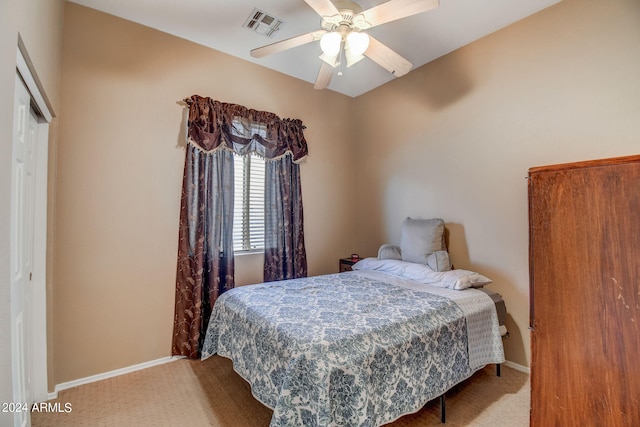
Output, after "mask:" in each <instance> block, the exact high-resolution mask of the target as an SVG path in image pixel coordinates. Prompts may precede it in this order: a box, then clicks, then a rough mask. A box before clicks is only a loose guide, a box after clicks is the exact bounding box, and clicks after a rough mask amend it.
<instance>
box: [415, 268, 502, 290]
mask: <svg viewBox="0 0 640 427" xmlns="http://www.w3.org/2000/svg"><path fill="white" fill-rule="evenodd" d="M418 281H419V282H421V283H426V284H428V285H432V286H440V287H441V288H449V289H455V290H463V289H467V288H481V287H483V286H484V285H488V284H489V283H491V282H492V280H491V279H489V278H488V277H485V276H483V275H482V274H479V273H476V272H475V271H469V270H449V271H434V272H433V273H431V274H426V275H424V276H423V277H422V280H418Z"/></svg>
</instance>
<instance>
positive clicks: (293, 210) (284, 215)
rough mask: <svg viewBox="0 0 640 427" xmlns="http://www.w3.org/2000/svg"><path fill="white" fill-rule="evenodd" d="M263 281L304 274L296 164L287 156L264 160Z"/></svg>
mask: <svg viewBox="0 0 640 427" xmlns="http://www.w3.org/2000/svg"><path fill="white" fill-rule="evenodd" d="M264 223H265V224H264V225H265V248H264V281H265V282H271V281H274V280H284V279H297V278H298V277H306V276H307V253H306V250H305V247H304V231H303V228H304V227H303V215H302V189H301V187H300V166H299V165H298V164H297V163H294V162H293V160H292V159H291V156H283V157H281V158H280V159H278V160H275V161H268V162H266V170H265V212H264Z"/></svg>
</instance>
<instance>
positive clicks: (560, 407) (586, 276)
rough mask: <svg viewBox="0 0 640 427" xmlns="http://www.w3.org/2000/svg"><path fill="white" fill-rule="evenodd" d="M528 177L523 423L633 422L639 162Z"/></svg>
mask: <svg viewBox="0 0 640 427" xmlns="http://www.w3.org/2000/svg"><path fill="white" fill-rule="evenodd" d="M529 178H530V179H529V234H530V286H531V287H530V292H531V295H530V297H531V300H530V301H531V310H530V316H531V329H532V333H531V346H532V363H531V425H532V426H544V427H547V426H571V425H583V426H586V425H593V426H640V409H639V408H640V359H639V357H640V156H633V157H626V158H617V159H608V160H602V161H593V162H583V163H576V164H569V165H556V166H550V167H542V168H532V169H530V170H529Z"/></svg>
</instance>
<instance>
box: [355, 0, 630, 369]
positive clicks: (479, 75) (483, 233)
mask: <svg viewBox="0 0 640 427" xmlns="http://www.w3.org/2000/svg"><path fill="white" fill-rule="evenodd" d="M638 40H640V3H639V2H637V1H636V0H615V1H612V2H600V1H578V0H564V1H562V2H561V3H559V4H557V5H556V6H553V7H551V8H549V9H546V10H544V11H542V12H540V13H538V14H536V15H534V16H532V17H530V18H527V19H525V20H523V21H520V22H518V23H516V24H514V25H512V26H510V27H507V28H506V29H503V30H501V31H499V32H497V33H494V34H493V35H490V36H489V37H486V38H484V39H482V40H480V41H478V42H475V43H473V44H471V45H469V46H467V47H465V48H462V49H460V50H458V51H455V52H453V53H451V54H449V55H447V56H445V57H443V58H441V59H439V60H437V61H435V62H433V63H431V64H428V65H426V66H424V67H422V68H420V69H417V70H415V71H413V72H411V73H410V74H409V75H407V76H406V77H404V78H402V79H399V80H396V81H394V82H392V83H390V84H387V85H385V86H383V87H381V88H379V89H377V90H375V91H373V92H370V93H369V94H366V95H363V96H361V97H359V98H357V99H356V101H355V102H356V108H355V112H356V114H355V119H356V126H357V127H358V129H359V132H358V138H356V150H357V152H358V156H357V158H356V163H355V165H356V173H357V176H358V180H359V181H360V182H361V183H366V188H367V191H358V192H357V193H356V194H357V199H356V202H357V203H356V206H357V208H356V214H357V217H358V221H357V222H356V236H357V237H356V242H357V245H356V246H357V249H358V250H359V251H360V252H361V253H367V254H374V253H375V251H376V250H377V247H378V245H380V244H381V243H383V242H395V243H397V242H399V235H400V225H401V222H402V219H403V218H404V217H406V216H412V217H423V218H428V217H433V216H438V217H442V218H444V219H445V221H446V222H447V227H448V228H449V230H450V250H451V253H452V258H453V262H454V264H455V265H456V267H458V268H467V269H472V270H477V271H479V272H481V273H483V274H486V275H488V276H490V277H492V278H493V279H494V284H492V285H491V288H492V289H494V290H497V291H498V292H500V293H501V294H502V295H503V296H504V298H505V300H506V302H507V308H508V311H509V313H510V319H509V323H508V327H509V329H510V331H511V338H510V339H509V340H507V341H506V356H507V359H508V360H510V361H513V362H516V363H519V364H521V365H525V366H528V361H529V360H530V357H529V332H528V329H527V328H528V321H529V319H528V315H529V310H528V309H529V307H528V304H529V302H528V292H529V289H528V281H529V278H528V214H527V182H526V180H525V177H526V176H527V170H528V168H529V167H532V166H538V165H545V164H554V163H561V162H571V161H579V160H586V159H595V158H604V157H613V156H621V155H628V154H638V153H640V139H639V137H640V120H639V119H638V118H639V117H640V79H639V78H638V76H640V55H639V54H638V52H639V51H638ZM383 106H384V107H383ZM594 261H595V260H594Z"/></svg>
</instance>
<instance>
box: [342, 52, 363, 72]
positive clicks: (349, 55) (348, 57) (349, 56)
mask: <svg viewBox="0 0 640 427" xmlns="http://www.w3.org/2000/svg"><path fill="white" fill-rule="evenodd" d="M344 56H345V58H346V60H347V68H349V67H351V66H352V65H353V64H355V63H357V62H359V61H361V60H362V59H364V55H354V54H353V53H351V52H350V51H348V50H346V51H345V52H344Z"/></svg>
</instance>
